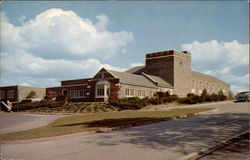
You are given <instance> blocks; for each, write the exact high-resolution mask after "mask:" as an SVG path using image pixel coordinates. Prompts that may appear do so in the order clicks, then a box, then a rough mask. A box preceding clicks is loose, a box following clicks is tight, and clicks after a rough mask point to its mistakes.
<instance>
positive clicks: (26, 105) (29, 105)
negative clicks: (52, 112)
mask: <svg viewBox="0 0 250 160" xmlns="http://www.w3.org/2000/svg"><path fill="white" fill-rule="evenodd" d="M59 106H60V104H58V103H57V102H54V101H51V100H42V101H40V102H30V103H20V104H17V105H15V106H13V107H12V111H25V110H30V109H33V108H43V107H47V108H55V107H59Z"/></svg>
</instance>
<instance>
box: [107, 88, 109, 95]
mask: <svg viewBox="0 0 250 160" xmlns="http://www.w3.org/2000/svg"><path fill="white" fill-rule="evenodd" d="M107 95H108V96H109V95H110V89H109V88H108V89H107Z"/></svg>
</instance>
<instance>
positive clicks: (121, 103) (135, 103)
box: [109, 97, 149, 110]
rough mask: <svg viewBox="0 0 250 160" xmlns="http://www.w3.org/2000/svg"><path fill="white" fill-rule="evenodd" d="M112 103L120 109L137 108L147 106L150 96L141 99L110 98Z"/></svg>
mask: <svg viewBox="0 0 250 160" xmlns="http://www.w3.org/2000/svg"><path fill="white" fill-rule="evenodd" d="M109 103H110V104H111V105H114V106H117V107H118V109H119V110H126V109H132V110H137V109H141V108H143V107H145V106H147V105H148V104H149V103H148V98H143V99H140V98H138V97H130V98H121V99H118V100H113V101H112V100H110V101H109Z"/></svg>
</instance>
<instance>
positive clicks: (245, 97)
mask: <svg viewBox="0 0 250 160" xmlns="http://www.w3.org/2000/svg"><path fill="white" fill-rule="evenodd" d="M236 100H237V102H241V101H246V102H249V101H250V91H247V92H240V93H238V94H237V95H236Z"/></svg>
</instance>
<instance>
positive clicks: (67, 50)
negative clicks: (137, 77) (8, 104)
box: [0, 1, 249, 93]
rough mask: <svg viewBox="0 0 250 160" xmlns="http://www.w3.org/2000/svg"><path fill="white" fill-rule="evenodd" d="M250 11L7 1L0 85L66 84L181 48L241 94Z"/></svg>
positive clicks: (211, 5) (178, 4)
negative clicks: (151, 55)
mask: <svg viewBox="0 0 250 160" xmlns="http://www.w3.org/2000/svg"><path fill="white" fill-rule="evenodd" d="M248 15H249V9H248V2H247V1H206V2H204V1H203V2H198V1H138V2H132V1H122V2H117V1H94V2H93V1H92V2H90V1H73V2H67V1H51V2H48V1H47V2H41V1H37V2H29V1H26V2H22V1H12V2H11V1H7V2H6V1H4V2H2V3H1V77H0V78H1V82H0V85H1V86H8V85H31V86H38V87H52V86H59V85H60V81H61V80H68V79H79V78H88V77H92V76H93V75H95V74H96V73H97V72H98V70H99V69H100V68H102V67H105V68H108V69H111V70H117V71H125V70H127V69H129V68H131V67H133V66H137V65H144V63H145V55H146V53H151V52H158V51H163V50H172V49H175V50H181V51H182V50H188V51H190V52H191V53H192V69H193V70H195V71H198V72H202V73H206V74H209V75H212V76H215V77H217V78H219V79H221V80H223V81H225V82H226V83H228V84H230V85H231V89H232V91H233V92H234V93H236V92H239V91H245V90H249V36H248V35H249V19H248V18H249V17H248Z"/></svg>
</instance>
